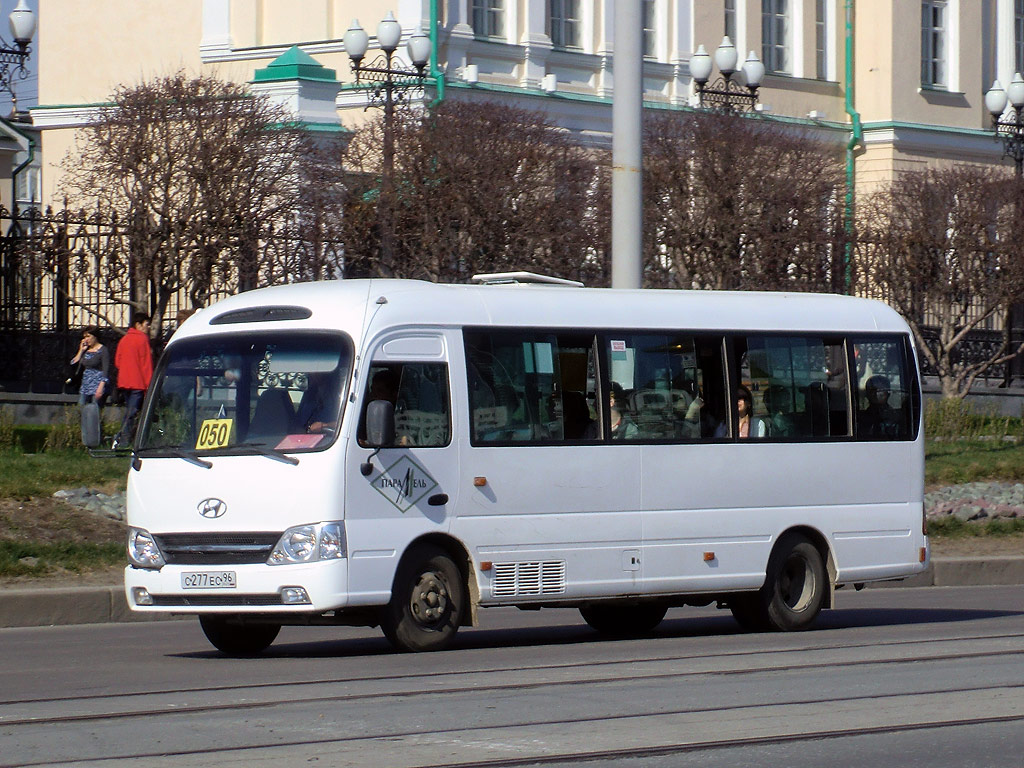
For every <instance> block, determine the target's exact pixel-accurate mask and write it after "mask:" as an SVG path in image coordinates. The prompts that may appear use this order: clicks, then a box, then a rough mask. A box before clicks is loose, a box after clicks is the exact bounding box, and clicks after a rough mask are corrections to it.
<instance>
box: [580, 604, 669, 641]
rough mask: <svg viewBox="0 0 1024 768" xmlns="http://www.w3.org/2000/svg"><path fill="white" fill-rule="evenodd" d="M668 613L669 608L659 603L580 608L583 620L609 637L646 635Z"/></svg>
mask: <svg viewBox="0 0 1024 768" xmlns="http://www.w3.org/2000/svg"><path fill="white" fill-rule="evenodd" d="M667 611H668V607H667V606H664V605H658V604H657V603H646V604H640V605H587V606H584V607H583V608H580V614H581V615H582V616H583V620H584V621H585V622H587V624H589V625H590V626H591V627H592V628H593V629H596V630H597V631H598V632H600V633H601V634H602V635H608V636H609V637H637V636H639V635H646V634H647V633H648V632H650V631H652V630H653V629H654V628H655V627H656V626H658V625H659V624H660V623H661V620H662V619H664V618H665V613H666V612H667Z"/></svg>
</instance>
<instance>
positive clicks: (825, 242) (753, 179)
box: [644, 113, 846, 291]
mask: <svg viewBox="0 0 1024 768" xmlns="http://www.w3.org/2000/svg"><path fill="white" fill-rule="evenodd" d="M644 145H645V146H644V225H645V226H644V229H645V282H646V283H647V284H649V285H652V286H663V287H676V288H715V289H752V288H758V289H762V290H801V291H809V290H818V291H822V290H824V291H842V290H843V289H844V288H845V279H846V274H845V273H846V269H845V265H844V263H843V257H844V247H843V246H844V243H843V226H842V200H843V194H844V190H843V183H844V177H843V166H842V160H841V155H840V153H839V151H838V148H837V147H834V146H830V145H826V144H824V143H822V142H820V141H816V140H814V139H812V138H811V137H810V136H808V135H807V134H806V133H805V132H803V131H801V130H799V129H797V128H794V127H791V126H781V125H779V124H776V123H772V122H770V121H767V120H764V119H759V118H752V117H741V116H733V115H724V114H715V113H710V114H709V113H691V114H681V113H656V114H652V115H649V116H648V118H647V120H646V122H645V136H644Z"/></svg>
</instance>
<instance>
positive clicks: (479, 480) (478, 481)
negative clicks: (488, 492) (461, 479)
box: [473, 477, 487, 488]
mask: <svg viewBox="0 0 1024 768" xmlns="http://www.w3.org/2000/svg"><path fill="white" fill-rule="evenodd" d="M473 485H475V486H476V487H477V488H483V487H484V486H485V485H487V478H486V477H474V478H473Z"/></svg>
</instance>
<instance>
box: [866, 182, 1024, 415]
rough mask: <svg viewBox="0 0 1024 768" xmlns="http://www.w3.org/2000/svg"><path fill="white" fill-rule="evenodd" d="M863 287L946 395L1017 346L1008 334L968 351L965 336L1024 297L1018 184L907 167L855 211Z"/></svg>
mask: <svg viewBox="0 0 1024 768" xmlns="http://www.w3.org/2000/svg"><path fill="white" fill-rule="evenodd" d="M859 213H860V218H861V224H860V230H861V241H860V244H859V258H860V260H861V261H862V263H863V267H862V269H863V277H864V280H865V288H866V289H867V290H868V291H871V290H872V289H873V290H875V291H877V292H879V293H880V295H881V297H882V298H884V299H885V300H886V301H888V302H889V303H890V304H891V305H892V306H893V307H894V308H895V309H896V310H897V311H898V312H899V313H900V314H901V315H903V317H904V318H905V319H906V320H907V322H908V323H909V324H910V327H911V329H912V330H913V333H914V336H915V339H916V341H917V346H918V350H919V352H920V354H921V355H922V356H923V357H924V358H925V360H926V361H927V362H928V363H929V364H930V366H931V367H932V369H933V370H934V371H935V372H936V374H937V376H938V379H939V383H940V386H941V387H942V394H943V396H944V397H963V396H965V395H966V394H967V393H968V392H969V391H970V389H971V386H972V385H973V384H974V382H975V380H976V379H977V378H978V376H980V375H982V374H983V373H985V372H986V371H988V370H990V369H991V368H992V367H993V366H995V365H998V364H1001V363H1005V362H1007V361H1008V360H1010V359H1011V358H1012V357H1014V356H1015V355H1017V354H1019V353H1020V352H1022V351H1024V344H1021V345H1018V346H1016V347H1013V348H1011V345H1010V343H1009V336H1008V335H1005V334H1004V337H1003V342H1002V344H997V345H995V346H993V347H991V348H989V349H988V350H987V352H986V354H983V355H979V356H975V357H972V358H969V357H968V356H967V355H966V354H964V352H965V348H966V346H967V345H966V342H967V341H968V338H969V334H970V333H971V332H972V331H975V330H978V329H982V328H985V327H986V325H988V324H989V323H990V321H991V320H992V319H993V318H995V317H999V316H1001V315H1003V314H1004V313H1005V312H1007V310H1008V309H1009V307H1010V305H1011V304H1013V303H1014V302H1019V301H1021V300H1022V299H1024V242H1022V241H1021V238H1020V233H1021V231H1022V227H1024V184H1022V183H1021V181H1020V180H1018V179H1014V178H1011V177H1010V176H1005V177H995V178H993V176H992V172H991V170H990V169H982V168H977V167H972V166H966V165H957V166H952V167H945V168H932V169H927V170H923V171H908V172H904V173H902V174H900V175H899V176H898V177H897V178H896V179H895V181H893V182H892V183H890V184H889V185H887V186H886V187H884V188H882V189H880V190H879V191H878V192H876V193H875V194H873V195H872V196H871V197H870V198H868V199H867V200H866V201H865V202H864V204H863V206H862V209H861V210H860V211H859Z"/></svg>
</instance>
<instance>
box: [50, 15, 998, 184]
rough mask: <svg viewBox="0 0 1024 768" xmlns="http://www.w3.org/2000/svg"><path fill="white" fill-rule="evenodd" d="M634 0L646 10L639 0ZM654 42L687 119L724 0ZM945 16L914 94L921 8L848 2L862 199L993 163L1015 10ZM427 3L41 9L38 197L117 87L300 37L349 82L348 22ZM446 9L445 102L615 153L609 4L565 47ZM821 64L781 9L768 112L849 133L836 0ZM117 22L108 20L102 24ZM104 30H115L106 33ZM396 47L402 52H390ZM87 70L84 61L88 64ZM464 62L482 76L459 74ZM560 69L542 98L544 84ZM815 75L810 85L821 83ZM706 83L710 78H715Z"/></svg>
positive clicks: (224, 66)
mask: <svg viewBox="0 0 1024 768" xmlns="http://www.w3.org/2000/svg"><path fill="white" fill-rule="evenodd" d="M638 1H639V0H638ZM653 2H654V18H655V19H656V35H655V45H654V50H653V54H654V55H653V56H652V57H650V58H648V59H647V60H646V61H645V67H644V89H645V93H644V96H645V100H646V101H647V102H648V103H649V104H650V105H652V106H659V107H662V108H669V109H687V108H689V107H690V105H691V104H692V103H693V85H692V82H691V79H690V75H689V58H690V55H691V54H692V52H693V50H694V49H695V48H696V47H697V45H700V44H703V45H704V46H705V47H706V48H707V50H708V51H709V52H710V53H712V54H713V53H714V50H715V48H716V47H717V46H718V43H719V42H720V41H721V38H722V35H723V33H724V31H725V23H724V10H723V9H724V0H653ZM947 2H948V14H949V19H950V25H949V26H950V30H951V31H950V35H951V37H950V45H951V48H950V50H952V51H953V52H954V53H953V54H952V55H951V57H950V62H949V64H950V77H949V83H948V86H947V87H945V88H942V89H935V88H926V87H922V85H921V77H920V68H921V6H920V3H919V2H917V0H853V3H852V4H853V8H854V41H855V47H854V76H853V93H852V101H853V104H854V107H855V109H856V110H857V111H858V112H859V114H860V117H861V119H862V121H863V122H864V124H865V129H866V132H865V141H864V144H863V146H861V147H859V148H858V149H857V153H856V154H857V159H856V174H857V186H858V188H859V189H860V190H861V191H864V190H866V189H869V188H870V187H871V186H872V185H873V184H875V183H877V182H879V181H882V180H885V179H887V178H891V177H892V176H893V174H895V173H897V172H898V171H899V170H900V169H901V168H909V167H918V166H920V165H921V164H925V163H930V162H941V161H944V160H953V159H969V160H970V161H972V162H981V163H990V164H994V165H1003V161H1002V160H1001V158H1000V155H1001V146H1000V145H999V143H998V142H996V141H995V140H994V139H993V138H992V134H991V132H990V130H989V120H990V119H989V117H988V115H987V114H986V112H985V109H984V105H983V102H984V95H983V91H984V90H985V89H986V88H987V87H988V86H989V85H990V84H991V79H994V76H999V77H1000V78H1001V79H1002V80H1003V82H1004V84H1005V83H1006V82H1007V81H1008V79H1009V75H1010V72H1011V71H1012V68H1013V66H1014V65H1013V61H1012V51H1011V49H1012V45H1013V32H1012V29H1010V28H1009V27H1012V22H1013V17H1012V14H1013V0H947ZM430 5H431V4H430V0H387V2H385V1H384V0H302V4H301V12H297V7H296V3H295V2H294V0H148V1H147V2H145V3H140V2H138V0H109V1H108V2H107V3H105V4H104V9H103V13H102V14H98V13H96V7H95V4H93V3H83V2H81V0H47V2H46V3H43V4H41V6H42V7H41V9H40V27H39V33H38V35H39V37H38V50H39V52H40V56H39V60H40V65H39V66H40V71H39V104H40V106H39V108H38V109H36V110H33V118H34V119H35V120H36V123H37V124H39V125H41V126H42V127H43V130H44V140H43V148H44V150H43V151H44V153H45V158H46V159H45V167H44V181H43V188H44V191H45V194H47V195H48V196H51V197H52V195H53V194H54V193H55V190H56V189H57V186H56V181H57V179H58V177H59V168H58V166H57V164H58V163H59V161H60V159H61V158H62V157H63V155H64V153H65V152H66V151H68V150H69V149H70V148H71V146H72V143H73V133H74V126H75V125H78V124H80V123H81V122H82V121H83V120H87V119H88V113H89V105H90V104H95V103H97V102H102V101H103V100H105V99H106V98H107V96H108V95H109V94H110V92H111V91H112V90H113V89H114V88H115V87H116V86H117V85H119V84H131V83H135V82H139V81H141V80H143V79H146V78H149V77H153V76H155V75H158V74H168V73H170V72H173V71H175V70H177V69H182V68H183V69H185V70H186V71H190V72H199V71H204V72H213V73H216V74H217V75H219V76H221V77H225V78H228V79H232V80H236V81H239V82H248V81H250V80H251V79H252V77H253V73H254V72H255V70H256V69H258V68H261V67H265V66H266V65H267V64H268V63H269V62H270V61H272V60H273V59H274V58H276V57H277V56H278V55H280V54H281V53H283V52H284V51H285V50H286V49H287V48H288V47H289V46H291V45H292V44H299V45H300V46H301V47H302V48H303V50H305V51H306V52H307V53H310V54H311V55H313V56H314V57H315V58H316V59H317V60H318V61H319V62H321V63H322V64H323V65H325V66H326V67H330V68H333V69H334V70H335V71H336V73H337V78H338V80H339V81H341V82H342V83H343V84H346V83H351V82H352V74H351V70H350V66H349V59H348V56H347V55H346V54H345V51H344V47H343V44H342V42H341V38H342V36H343V35H344V32H345V30H346V29H347V28H348V25H349V24H350V23H351V20H352V18H353V17H356V18H358V19H359V21H360V22H361V24H362V25H363V27H364V28H365V29H366V30H367V31H368V32H369V33H370V35H371V49H370V51H369V53H368V57H372V56H373V55H374V49H373V47H372V46H373V45H374V36H375V28H376V24H377V21H378V20H379V19H380V18H382V17H383V15H384V14H385V13H386V12H387V11H388V10H394V12H395V14H396V16H397V18H398V19H399V21H400V22H401V24H402V26H403V29H404V30H405V33H406V34H409V33H410V32H411V31H412V29H413V28H414V27H415V25H416V24H424V25H425V26H426V25H428V18H429V13H430ZM438 5H439V8H440V12H441V14H442V20H443V23H442V30H441V41H440V42H441V50H440V54H439V59H440V62H441V66H442V67H443V68H444V70H445V74H446V78H447V80H448V84H449V87H448V89H447V94H448V96H449V97H450V98H477V99H480V98H489V99H505V100H510V101H513V102H515V103H518V104H522V105H525V106H528V107H530V108H534V109H542V110H546V111H548V112H549V113H550V114H551V115H552V117H553V119H554V120H555V121H556V122H558V123H560V124H561V125H563V126H565V127H567V128H568V129H569V130H571V131H573V132H574V133H575V134H576V135H577V136H578V137H579V138H580V140H582V141H586V142H591V143H596V144H608V143H609V141H610V126H611V99H612V97H613V94H614V68H613V50H614V42H615V25H614V13H613V11H614V8H613V3H612V2H611V0H582V1H581V2H580V3H579V6H580V8H581V13H582V16H581V18H580V20H579V28H580V44H579V46H578V47H577V48H573V49H559V48H556V47H555V46H553V45H552V42H551V38H550V37H549V36H548V24H547V15H546V14H547V7H548V3H547V2H546V0H505V12H504V22H505V32H506V34H505V35H504V38H503V39H484V38H482V37H479V36H477V35H475V34H474V31H473V29H472V26H471V22H472V14H471V2H470V0H438ZM825 5H826V8H827V18H826V39H827V41H828V44H827V63H826V68H825V70H826V71H825V72H824V73H819V72H818V71H817V70H818V68H817V62H816V40H817V34H816V33H817V28H816V18H815V10H816V7H817V3H816V0H789V10H790V18H789V27H788V39H787V44H788V45H789V46H790V51H789V58H790V66H789V71H788V72H786V73H769V74H768V75H767V76H766V77H765V80H764V84H763V87H762V88H761V92H760V100H761V103H762V106H763V107H764V111H765V112H766V113H768V114H771V115H775V116H781V117H786V118H791V119H794V120H796V121H798V122H803V123H805V124H806V125H807V126H808V127H812V128H814V129H815V130H817V131H818V132H819V135H822V136H831V137H832V139H833V140H834V141H835V142H836V144H837V146H839V145H845V144H846V143H847V141H848V140H849V137H850V129H851V122H850V118H849V116H848V115H847V114H846V109H845V100H846V96H847V94H846V93H845V90H844V89H845V82H844V80H845V77H844V74H845V59H844V31H845V29H844V28H845V10H846V0H828V1H827V2H826V4H825ZM736 6H737V20H736V38H737V39H736V41H735V42H736V43H737V47H738V48H739V50H740V53H741V56H740V60H741V62H742V60H743V59H745V58H746V54H747V53H748V52H750V51H754V52H755V53H756V54H758V55H760V54H761V52H762V48H761V45H762V39H761V38H762V15H761V14H762V0H736ZM112 18H116V19H118V20H119V21H118V23H117V24H113V25H112V24H111V23H110V22H109V20H110V19H112ZM111 29H113V32H111ZM403 51H404V46H403V48H401V49H400V53H401V52H403ZM85 61H87V62H88V66H83V65H82V62H85ZM474 68H475V76H476V81H475V82H474V83H470V82H468V81H467V77H468V73H469V72H470V70H471V69H474ZM551 75H553V76H554V78H555V86H554V90H553V91H552V92H549V90H545V88H544V87H543V86H544V84H545V83H546V82H547V83H548V85H549V86H550V78H549V79H548V80H547V81H546V80H545V76H551ZM819 75H821V76H819ZM713 76H714V75H713ZM337 106H338V109H339V114H340V116H341V119H342V121H343V122H344V123H345V124H347V125H350V126H356V125H358V124H359V123H361V122H363V121H365V120H366V119H367V113H366V112H365V111H364V107H365V106H366V101H365V95H364V94H363V93H361V92H358V91H352V90H350V89H343V90H342V92H341V94H340V95H339V97H338V100H337Z"/></svg>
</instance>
